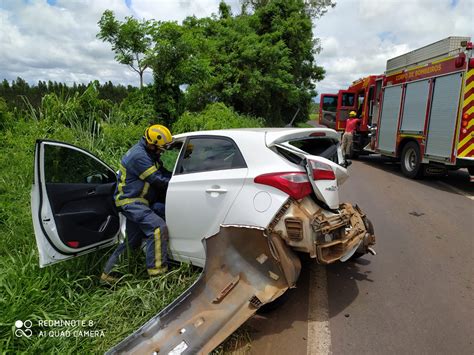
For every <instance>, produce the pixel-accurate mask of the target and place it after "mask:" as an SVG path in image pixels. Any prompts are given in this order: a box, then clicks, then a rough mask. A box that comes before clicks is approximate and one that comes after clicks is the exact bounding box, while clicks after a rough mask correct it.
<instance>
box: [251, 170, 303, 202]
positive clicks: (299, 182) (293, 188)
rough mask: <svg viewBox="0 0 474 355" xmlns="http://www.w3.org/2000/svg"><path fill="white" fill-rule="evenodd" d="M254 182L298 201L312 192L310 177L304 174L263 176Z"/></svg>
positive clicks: (289, 173)
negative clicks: (270, 187)
mask: <svg viewBox="0 0 474 355" xmlns="http://www.w3.org/2000/svg"><path fill="white" fill-rule="evenodd" d="M254 182H255V183H257V184H263V185H268V186H272V187H275V188H277V189H279V190H281V191H283V192H285V193H287V194H288V195H290V196H291V197H292V198H294V199H296V200H299V199H302V198H303V197H305V196H307V195H309V194H310V193H311V192H312V188H311V183H310V182H309V179H308V175H306V173H303V172H287V173H271V174H263V175H259V176H257V177H256V178H255V179H254Z"/></svg>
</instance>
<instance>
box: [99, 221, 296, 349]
mask: <svg viewBox="0 0 474 355" xmlns="http://www.w3.org/2000/svg"><path fill="white" fill-rule="evenodd" d="M205 247H206V254H207V258H206V265H205V267H204V270H203V272H202V274H201V276H200V277H199V279H198V280H197V281H196V282H195V283H194V284H193V285H192V286H191V287H190V288H189V289H188V290H187V291H185V292H184V293H183V294H182V295H181V296H180V297H179V298H178V299H176V300H175V301H174V302H173V303H171V304H170V305H169V306H168V307H166V308H165V309H164V310H162V311H161V312H160V313H158V314H157V315H156V316H155V317H153V318H152V319H151V320H150V321H148V322H147V323H146V324H145V325H144V326H142V327H141V328H140V329H139V330H138V331H136V332H135V333H133V334H132V335H130V336H129V337H127V338H126V339H125V340H123V341H122V342H121V343H119V344H118V345H116V346H115V347H113V348H112V349H110V350H109V351H108V352H107V354H119V353H127V354H144V353H148V354H152V353H157V354H205V353H208V352H210V351H212V350H213V349H214V348H215V347H216V346H218V345H219V344H220V343H221V342H222V341H223V340H224V339H225V338H227V337H228V336H229V335H230V334H232V333H233V332H234V331H235V330H236V329H237V328H238V327H239V326H240V325H242V324H243V323H244V322H245V321H246V320H247V319H248V318H250V317H251V316H252V315H253V314H254V313H255V312H256V310H257V309H258V308H259V307H260V306H262V305H263V304H266V303H269V302H271V301H273V300H275V299H276V298H278V297H279V296H281V295H282V294H283V293H284V292H285V291H286V290H287V289H288V288H290V287H294V286H295V283H296V280H297V279H298V276H299V273H300V270H301V263H300V260H299V258H298V257H297V256H296V255H295V254H294V252H293V251H292V250H291V249H290V248H289V247H288V246H287V245H286V243H285V242H284V241H283V240H282V239H281V237H280V236H279V235H278V234H275V233H273V234H270V235H268V234H266V233H265V230H263V229H259V228H253V227H247V226H222V227H221V229H220V231H219V233H218V234H216V235H214V236H212V237H210V238H207V239H205Z"/></svg>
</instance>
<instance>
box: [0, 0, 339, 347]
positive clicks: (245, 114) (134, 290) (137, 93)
mask: <svg viewBox="0 0 474 355" xmlns="http://www.w3.org/2000/svg"><path fill="white" fill-rule="evenodd" d="M242 4H243V6H242V12H241V13H240V14H238V15H233V14H232V13H231V11H230V8H229V6H227V5H226V4H225V3H224V2H222V3H221V4H220V6H219V14H218V15H213V16H211V17H208V18H203V19H197V18H195V17H189V18H187V19H186V20H185V21H184V22H183V23H182V24H177V23H174V22H145V21H138V20H134V19H131V18H127V19H125V21H124V22H120V21H117V20H116V19H115V18H114V17H113V14H112V13H111V12H106V13H104V16H103V17H102V19H101V20H100V22H99V26H100V30H99V35H98V36H99V38H102V39H103V40H105V41H107V42H109V43H111V44H112V46H113V50H114V51H115V53H116V55H117V57H116V59H117V60H118V61H119V62H121V63H123V64H125V65H129V66H133V67H134V68H135V69H136V71H137V73H138V74H140V77H142V75H143V70H145V69H146V68H150V69H151V70H153V77H154V83H153V84H151V85H148V86H143V87H142V88H141V89H138V88H132V87H124V86H120V85H118V86H114V85H112V84H111V83H106V84H99V83H98V82H92V83H90V84H89V85H84V84H80V85H76V84H74V85H73V86H67V85H65V84H62V83H59V84H58V83H56V82H54V83H52V82H48V83H46V82H44V81H40V82H38V84H37V85H35V86H30V85H29V84H28V83H26V82H25V81H24V80H23V79H21V78H18V79H17V80H15V81H14V82H12V83H11V84H10V83H9V82H8V81H6V80H4V81H3V82H2V84H1V86H0V134H1V135H2V139H1V140H0V153H1V154H0V171H1V174H0V269H1V270H2V273H1V274H0V309H2V312H1V313H0V349H1V350H2V352H8V353H17V352H28V353H103V352H104V351H105V350H107V349H108V348H110V347H111V346H112V345H114V344H116V343H117V342H118V341H120V340H121V339H123V337H124V336H126V335H128V334H130V333H131V332H133V331H134V330H135V329H137V328H138V327H139V326H140V325H142V324H143V323H144V322H145V321H147V320H148V319H149V318H150V317H151V316H152V315H154V314H156V313H157V312H158V311H159V310H161V309H162V308H163V307H165V306H166V305H167V304H169V303H170V302H171V301H172V300H173V299H175V298H176V297H177V296H178V295H179V294H181V293H182V292H183V291H184V290H185V289H186V288H187V287H189V286H190V285H191V284H192V282H193V281H194V280H195V279H196V278H197V277H198V274H199V272H200V271H199V270H195V269H193V268H192V267H190V266H189V265H181V266H179V267H177V268H175V269H173V270H171V271H170V272H169V273H167V274H166V275H163V276H160V277H158V278H156V279H149V278H148V276H147V275H146V271H145V267H144V264H145V262H144V255H143V253H141V252H137V253H130V255H128V257H127V259H128V260H127V262H124V263H122V269H121V271H122V272H123V273H124V274H125V276H124V277H123V279H122V280H121V282H120V283H119V284H118V285H117V286H116V287H115V288H113V289H108V288H104V287H101V286H100V284H99V278H98V276H99V275H100V273H101V271H102V267H103V265H104V263H105V261H106V259H107V257H108V253H110V252H111V250H109V251H107V250H103V251H102V252H95V253H91V254H88V255H85V256H82V257H80V258H77V259H74V260H71V261H68V262H64V263H59V264H57V265H53V266H51V267H48V268H45V269H40V268H39V267H38V252H37V249H36V245H35V239H34V232H33V226H32V221H31V213H30V190H31V183H32V181H33V156H34V147H35V141H36V140H37V139H54V140H59V141H65V142H68V143H71V144H74V145H77V146H79V147H82V148H85V149H87V150H89V151H91V152H92V153H94V154H95V155H97V156H98V157H99V158H101V159H102V160H104V161H105V162H107V163H108V164H109V165H110V166H112V167H113V168H117V167H118V163H119V161H120V159H121V157H122V155H123V154H124V153H125V152H126V151H127V150H128V149H129V148H130V147H131V146H132V145H133V144H135V143H136V142H137V141H138V139H140V137H141V136H142V135H143V130H144V128H145V127H146V126H147V125H148V124H150V123H161V124H166V125H169V126H170V127H172V131H173V133H175V134H176V133H181V132H186V131H194V130H205V129H223V128H238V127H263V126H269V125H273V126H281V125H284V124H286V123H288V122H289V121H290V120H291V118H292V117H293V115H294V114H295V112H297V111H298V109H299V110H300V111H299V112H300V113H299V115H298V117H297V119H296V125H298V126H299V127H305V124H304V122H306V121H307V119H308V116H309V113H311V112H315V110H314V106H313V107H312V106H311V97H312V96H313V95H314V93H315V92H314V83H315V81H317V80H320V79H321V78H322V77H323V73H324V71H323V69H322V68H320V67H318V66H317V65H316V63H315V59H314V54H316V53H317V52H318V50H319V47H318V45H317V43H315V42H314V40H313V37H312V32H311V28H312V20H314V19H316V18H318V17H319V16H321V15H322V14H323V13H324V10H325V8H326V7H328V6H332V5H333V4H332V2H331V1H330V0H312V1H303V0H290V1H283V0H274V1H268V0H260V1H259V0H254V1H243V2H242ZM175 158H176V155H174V156H173V155H172V154H171V155H169V156H168V155H166V156H165V157H164V159H163V161H164V163H165V165H167V168H168V169H172V166H173V163H174V160H175ZM68 319H69V320H87V321H88V320H91V321H93V322H94V325H93V326H92V327H91V328H90V329H82V328H76V329H71V328H66V329H64V330H69V331H74V330H104V332H105V336H104V337H94V338H80V337H79V338H76V337H56V338H54V337H38V336H34V337H32V338H30V339H27V338H25V337H16V336H15V335H14V330H15V327H14V323H13V322H14V321H15V320H23V321H25V320H31V321H33V322H34V323H36V321H38V320H68ZM55 329H56V328H55ZM33 330H34V331H35V333H36V334H37V333H38V331H39V330H47V329H44V327H43V329H33ZM246 340H248V334H247V333H246V332H245V331H242V330H240V331H239V332H238V333H237V334H235V335H233V336H232V337H231V338H230V340H229V341H228V342H227V343H226V345H224V346H222V347H219V349H218V350H217V351H216V352H217V353H222V352H227V351H228V350H232V349H235V348H237V347H240V348H242V347H241V346H240V345H239V344H242V341H243V342H244V343H245V342H246ZM244 348H245V346H244Z"/></svg>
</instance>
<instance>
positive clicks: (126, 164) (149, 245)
mask: <svg viewBox="0 0 474 355" xmlns="http://www.w3.org/2000/svg"><path fill="white" fill-rule="evenodd" d="M172 142H173V136H172V135H171V133H170V131H169V129H168V128H166V127H165V126H162V125H152V126H150V127H148V128H147V129H146V130H145V134H144V136H143V138H142V139H141V140H140V141H139V142H138V143H137V144H135V145H134V146H133V147H132V148H131V149H130V150H129V151H128V152H127V153H126V154H125V155H124V156H123V158H122V162H121V165H120V170H119V173H118V184H117V187H116V189H115V194H114V198H115V205H116V206H117V208H118V210H119V211H120V212H121V213H122V214H123V215H124V216H125V217H126V218H127V222H126V232H127V237H126V240H125V242H123V243H120V244H119V245H118V247H117V249H115V251H114V252H113V254H112V255H111V256H110V258H109V260H108V261H107V263H106V265H105V268H104V272H103V273H102V275H101V280H102V281H104V282H106V283H114V282H116V281H117V280H118V278H119V277H120V276H121V275H120V274H118V273H116V272H112V269H113V267H114V266H115V265H116V264H117V262H118V259H119V257H120V255H122V254H123V253H124V251H125V250H126V249H127V248H128V247H129V248H131V249H137V248H139V247H140V246H141V244H142V240H143V239H144V240H145V242H146V243H145V244H146V268H147V271H148V274H149V275H150V276H155V275H159V274H162V273H164V272H166V271H167V253H168V249H167V248H168V245H167V244H168V230H167V226H166V222H165V213H164V211H165V208H164V207H165V206H164V203H162V202H159V201H158V199H159V197H160V196H162V197H163V196H165V194H166V189H167V188H168V183H169V181H170V178H171V173H170V172H169V171H167V170H166V169H165V168H164V167H163V164H162V162H161V159H160V156H161V153H162V152H163V151H164V150H166V149H167V148H169V147H170V146H171V144H172ZM162 200H163V199H162Z"/></svg>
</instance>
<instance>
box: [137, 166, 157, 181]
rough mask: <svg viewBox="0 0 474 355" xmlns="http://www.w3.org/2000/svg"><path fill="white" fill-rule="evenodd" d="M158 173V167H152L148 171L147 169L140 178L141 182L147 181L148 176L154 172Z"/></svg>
mask: <svg viewBox="0 0 474 355" xmlns="http://www.w3.org/2000/svg"><path fill="white" fill-rule="evenodd" d="M156 171H158V168H157V167H156V166H154V165H153V166H151V167H149V168H148V169H146V170H145V171H144V172H143V173H141V174H140V176H139V178H140V179H141V180H145V179H146V178H147V177H148V176H150V175H151V174H153V173H154V172H156Z"/></svg>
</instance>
